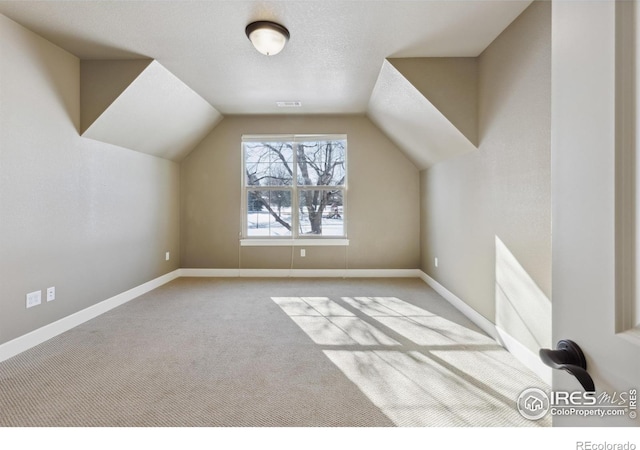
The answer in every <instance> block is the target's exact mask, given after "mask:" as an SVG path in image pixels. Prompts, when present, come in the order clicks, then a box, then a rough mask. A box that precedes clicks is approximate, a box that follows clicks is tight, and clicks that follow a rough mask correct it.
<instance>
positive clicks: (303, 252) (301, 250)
mask: <svg viewBox="0 0 640 450" xmlns="http://www.w3.org/2000/svg"><path fill="white" fill-rule="evenodd" d="M300 256H301V257H302V258H304V257H305V256H307V250H305V249H304V248H301V249H300Z"/></svg>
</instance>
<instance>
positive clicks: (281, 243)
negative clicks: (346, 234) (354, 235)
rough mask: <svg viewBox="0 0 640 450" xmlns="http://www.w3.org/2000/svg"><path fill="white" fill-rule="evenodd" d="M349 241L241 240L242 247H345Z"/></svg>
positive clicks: (324, 239)
mask: <svg viewBox="0 0 640 450" xmlns="http://www.w3.org/2000/svg"><path fill="white" fill-rule="evenodd" d="M348 245H349V239H331V238H329V239H327V238H317V239H240V246H241V247H314V246H323V247H344V246H348Z"/></svg>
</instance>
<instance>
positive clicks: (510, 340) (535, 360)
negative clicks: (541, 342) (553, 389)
mask: <svg viewBox="0 0 640 450" xmlns="http://www.w3.org/2000/svg"><path fill="white" fill-rule="evenodd" d="M420 278H421V279H422V281H424V282H425V283H427V284H428V285H429V286H431V288H433V290H434V291H436V292H437V293H438V294H440V295H441V296H442V297H444V298H445V300H447V301H448V302H449V303H451V304H452V305H453V306H454V307H455V308H456V309H457V310H458V311H460V312H461V313H462V314H464V315H465V316H467V318H468V319H469V320H471V321H472V322H473V323H475V324H476V325H477V326H478V328H480V329H481V330H482V331H484V332H485V333H487V334H488V335H489V336H491V337H492V338H493V339H495V340H496V341H497V342H498V343H499V344H500V345H502V346H503V347H504V348H506V349H507V350H509V353H511V354H512V355H513V356H514V357H515V358H516V359H517V360H518V361H520V362H521V363H522V364H523V365H524V366H526V367H527V368H528V369H529V370H531V371H532V372H533V373H535V374H536V375H538V377H540V379H542V381H544V382H545V383H547V384H548V385H549V386H551V376H552V375H551V373H552V369H551V368H550V367H548V366H545V365H544V363H543V362H542V361H541V360H540V358H539V357H538V355H536V354H535V353H534V352H532V351H531V350H529V349H528V348H527V347H525V346H524V345H522V344H521V343H520V342H519V341H518V340H516V339H515V338H514V337H513V336H511V335H510V334H509V333H507V332H506V331H504V330H503V329H501V328H500V327H498V326H496V325H495V324H494V323H493V322H491V321H490V320H488V319H487V318H486V317H484V316H483V315H482V314H480V313H478V312H477V311H476V310H475V309H473V308H472V307H470V306H469V305H468V304H466V303H465V302H464V301H462V300H461V299H460V298H459V297H458V296H456V295H455V294H454V293H452V292H451V291H449V290H448V289H447V288H445V287H444V286H442V285H441V284H440V283H438V282H437V281H436V280H434V279H433V278H431V277H430V276H429V275H427V274H426V273H424V272H423V271H420Z"/></svg>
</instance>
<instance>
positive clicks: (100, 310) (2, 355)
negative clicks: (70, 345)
mask: <svg viewBox="0 0 640 450" xmlns="http://www.w3.org/2000/svg"><path fill="white" fill-rule="evenodd" d="M179 276H180V269H178V270H174V271H173V272H169V273H167V274H165V275H162V276H160V277H158V278H155V279H153V280H151V281H147V282H146V283H144V284H141V285H140V286H136V287H134V288H132V289H129V290H128V291H125V292H123V293H121V294H118V295H116V296H113V297H111V298H108V299H106V300H103V301H101V302H100V303H96V304H95V305H92V306H89V307H88V308H85V309H83V310H81V311H78V312H76V313H73V314H71V315H69V316H67V317H63V318H62V319H60V320H57V321H55V322H53V323H50V324H49V325H45V326H43V327H41V328H38V329H37V330H34V331H32V332H30V333H27V334H25V335H22V336H20V337H17V338H15V339H13V340H11V341H9V342H6V343H4V344H2V345H0V362H1V361H4V360H7V359H9V358H11V357H13V356H15V355H17V354H18V353H22V352H24V351H25V350H28V349H30V348H32V347H35V346H36V345H38V344H41V343H43V342H45V341H47V340H49V339H51V338H53V337H55V336H57V335H59V334H62V333H64V332H65V331H68V330H70V329H71V328H73V327H76V326H78V325H80V324H82V323H84V322H86V321H87V320H91V319H93V318H95V317H97V316H99V315H100V314H104V313H105V312H107V311H109V310H111V309H113V308H115V307H117V306H120V305H122V304H124V303H127V302H128V301H131V300H133V299H134V298H136V297H139V296H141V295H142V294H146V293H147V292H149V291H151V290H153V289H156V288H158V287H160V286H162V285H163V284H166V283H168V282H169V281H172V280H175V279H176V278H178V277H179Z"/></svg>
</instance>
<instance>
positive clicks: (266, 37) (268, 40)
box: [244, 20, 289, 56]
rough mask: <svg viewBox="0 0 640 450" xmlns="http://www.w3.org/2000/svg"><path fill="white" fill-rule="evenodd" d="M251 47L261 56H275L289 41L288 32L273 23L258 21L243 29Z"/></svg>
mask: <svg viewBox="0 0 640 450" xmlns="http://www.w3.org/2000/svg"><path fill="white" fill-rule="evenodd" d="M244 31H245V33H247V37H248V38H249V40H250V41H251V43H252V44H253V46H254V47H255V48H256V50H258V51H259V52H260V53H262V54H263V55H267V56H271V55H277V54H278V53H280V52H281V51H282V49H283V48H284V45H285V44H286V43H287V41H288V40H289V30H287V29H286V28H285V27H283V26H282V25H280V24H278V23H275V22H268V21H266V20H260V21H258V22H252V23H250V24H249V25H247V28H245V30H244Z"/></svg>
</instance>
